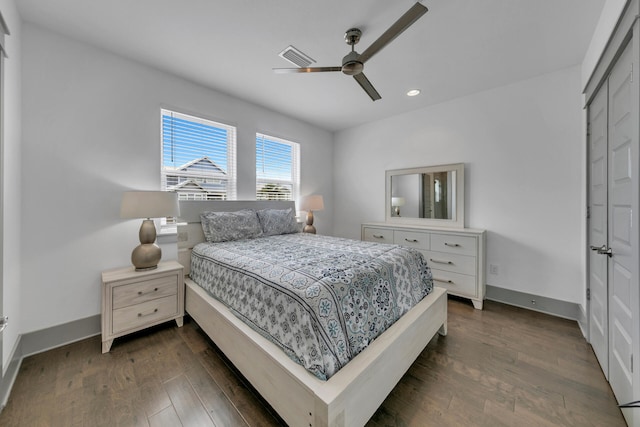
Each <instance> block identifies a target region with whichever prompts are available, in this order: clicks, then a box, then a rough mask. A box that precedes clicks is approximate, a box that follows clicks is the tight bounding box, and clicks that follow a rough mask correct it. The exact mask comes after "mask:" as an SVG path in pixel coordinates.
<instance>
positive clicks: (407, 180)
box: [385, 163, 464, 228]
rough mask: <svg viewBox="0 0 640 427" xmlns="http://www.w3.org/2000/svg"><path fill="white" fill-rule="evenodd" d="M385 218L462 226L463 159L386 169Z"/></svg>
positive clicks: (440, 225) (413, 222)
mask: <svg viewBox="0 0 640 427" xmlns="http://www.w3.org/2000/svg"><path fill="white" fill-rule="evenodd" d="M385 209H386V220H387V222H396V223H405V224H421V225H428V226H436V227H455V228H464V163H455V164H451V165H438V166H427V167H420V168H409V169H396V170H388V171H387V172H386V191H385Z"/></svg>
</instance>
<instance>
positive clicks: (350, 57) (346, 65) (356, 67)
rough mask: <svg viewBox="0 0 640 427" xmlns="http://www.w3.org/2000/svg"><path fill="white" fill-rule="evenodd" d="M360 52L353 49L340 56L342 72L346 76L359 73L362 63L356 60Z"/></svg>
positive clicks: (362, 66)
mask: <svg viewBox="0 0 640 427" xmlns="http://www.w3.org/2000/svg"><path fill="white" fill-rule="evenodd" d="M359 56H360V54H359V53H358V52H356V51H355V50H352V51H351V52H349V53H348V54H347V55H346V56H345V57H344V58H342V72H343V73H345V74H346V75H348V76H355V75H356V74H360V73H361V72H362V69H363V68H364V65H363V64H362V62H360V61H358V57H359Z"/></svg>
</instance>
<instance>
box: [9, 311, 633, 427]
mask: <svg viewBox="0 0 640 427" xmlns="http://www.w3.org/2000/svg"><path fill="white" fill-rule="evenodd" d="M100 351H101V347H100V338H99V337H93V338H89V339H86V340H83V341H80V342H77V343H74V344H70V345H67V346H64V347H61V348H57V349H54V350H51V351H47V352H45V353H41V354H38V355H35V356H31V357H28V358H26V359H25V360H24V362H23V364H22V367H21V368H20V373H19V375H18V378H17V380H16V383H15V385H14V387H13V391H12V393H11V396H10V398H9V402H8V404H7V406H6V407H5V408H4V410H3V411H2V413H0V426H7V427H8V426H29V427H32V426H65V427H67V426H171V427H174V426H180V425H183V426H198V427H199V426H213V425H215V426H276V425H281V424H283V423H282V421H281V420H280V419H279V418H278V417H277V416H276V415H274V414H273V411H272V410H271V409H270V408H269V407H268V405H267V404H266V403H265V402H264V401H263V400H262V399H261V398H259V397H257V396H256V394H255V392H254V391H252V389H251V388H250V387H249V386H247V385H246V384H245V382H244V380H243V379H242V378H241V376H240V375H239V374H238V373H237V372H236V371H235V370H234V369H233V368H232V367H230V366H229V363H228V362H227V361H226V360H225V358H224V356H223V355H221V354H220V352H219V350H218V349H217V348H216V347H215V346H214V345H213V344H212V343H211V342H210V341H209V340H208V339H207V337H206V336H205V335H204V334H203V333H202V332H201V331H200V330H199V328H198V327H197V325H196V324H195V322H193V321H188V319H187V321H186V322H185V325H184V327H182V328H177V327H176V326H175V323H174V322H171V323H167V324H166V325H164V326H161V327H156V328H153V329H149V330H147V331H144V332H141V333H138V334H134V335H131V336H128V337H123V338H119V339H116V341H115V342H114V344H113V347H112V350H111V352H110V353H108V354H101V353H100ZM368 425H371V426H438V427H440V426H492V427H493V426H607V427H615V426H625V425H626V424H625V422H624V419H623V418H622V414H621V412H620V410H619V409H618V407H617V405H616V401H615V399H614V397H613V394H612V392H611V389H610V387H609V385H608V383H607V382H606V380H605V378H604V375H603V374H602V371H601V370H600V368H599V366H598V364H597V362H596V359H595V356H594V354H593V351H592V350H591V348H590V346H589V345H588V344H587V343H586V342H585V340H584V338H583V337H582V335H581V333H580V330H579V329H578V326H577V325H576V323H575V322H572V321H569V320H564V319H559V318H555V317H552V316H547V315H543V314H540V313H535V312H532V311H528V310H523V309H519V308H514V307H510V306H507V305H503V304H499V303H495V302H491V301H485V309H484V310H483V311H479V310H474V309H473V307H472V306H471V304H470V303H468V302H466V301H464V300H457V299H450V300H449V334H448V335H447V336H446V337H440V336H436V337H434V339H433V340H432V341H431V342H430V343H429V345H428V347H427V348H426V349H425V350H424V351H423V352H422V354H421V355H420V356H419V358H418V360H417V361H416V362H415V363H414V364H413V365H412V367H411V368H410V369H409V371H408V372H407V374H406V375H405V376H404V377H403V378H402V380H401V381H400V382H399V383H398V385H397V386H396V387H395V389H394V390H393V391H392V392H391V394H390V395H389V397H388V398H387V399H386V400H385V401H384V403H383V404H382V406H381V407H380V408H379V409H378V411H377V412H376V413H375V415H374V416H373V417H372V419H371V420H370V421H369V424H368ZM296 427H297V426H296Z"/></svg>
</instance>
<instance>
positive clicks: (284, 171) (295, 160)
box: [256, 133, 300, 200]
mask: <svg viewBox="0 0 640 427" xmlns="http://www.w3.org/2000/svg"><path fill="white" fill-rule="evenodd" d="M299 164H300V144H298V143H296V142H291V141H287V140H284V139H281V138H276V137H272V136H267V135H263V134H260V133H258V134H256V200H296V199H297V198H298V192H299V187H300V168H299Z"/></svg>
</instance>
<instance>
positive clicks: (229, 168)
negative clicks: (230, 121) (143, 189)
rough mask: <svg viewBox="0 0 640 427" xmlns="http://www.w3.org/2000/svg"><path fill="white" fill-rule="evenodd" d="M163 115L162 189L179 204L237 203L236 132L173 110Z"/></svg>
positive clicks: (230, 128) (164, 112) (231, 128)
mask: <svg viewBox="0 0 640 427" xmlns="http://www.w3.org/2000/svg"><path fill="white" fill-rule="evenodd" d="M161 114H162V167H161V171H162V173H161V174H162V189H163V190H165V191H175V192H176V193H178V199H179V200H235V199H236V187H237V178H236V128H235V127H233V126H229V125H225V124H222V123H217V122H214V121H211V120H207V119H203V118H200V117H195V116H190V115H187V114H182V113H178V112H175V111H170V110H165V109H163V110H161Z"/></svg>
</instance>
